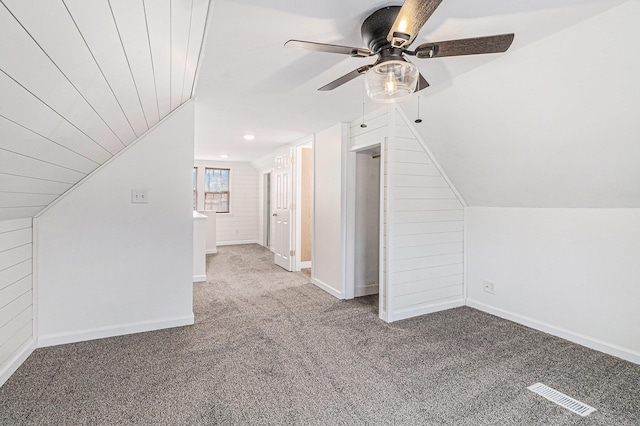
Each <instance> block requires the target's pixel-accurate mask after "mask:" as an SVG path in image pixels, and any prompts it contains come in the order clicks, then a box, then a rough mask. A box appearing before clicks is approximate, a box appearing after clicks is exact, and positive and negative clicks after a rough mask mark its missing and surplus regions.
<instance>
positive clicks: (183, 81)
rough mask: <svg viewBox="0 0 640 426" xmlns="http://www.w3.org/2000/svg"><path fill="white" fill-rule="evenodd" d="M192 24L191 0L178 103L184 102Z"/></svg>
mask: <svg viewBox="0 0 640 426" xmlns="http://www.w3.org/2000/svg"><path fill="white" fill-rule="evenodd" d="M192 22H193V0H191V13H189V31H188V34H189V37H187V48H186V49H185V51H184V68H183V71H182V88H181V89H182V90H181V93H180V103H181V104H182V103H183V102H184V84H185V83H186V80H187V62H188V60H189V44H190V43H191V24H192Z"/></svg>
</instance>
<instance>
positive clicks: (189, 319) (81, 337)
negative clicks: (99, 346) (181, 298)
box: [37, 314, 194, 348]
mask: <svg viewBox="0 0 640 426" xmlns="http://www.w3.org/2000/svg"><path fill="white" fill-rule="evenodd" d="M193 323H194V317H193V314H191V315H187V316H184V317H179V318H169V319H163V320H156V321H141V322H134V323H129V324H121V325H113V326H108V327H98V328H92V329H87V330H79V331H70V332H66V333H54V334H49V335H43V336H42V335H41V336H39V337H38V343H37V347H39V348H44V347H47V346H54V345H64V344H66V343H75V342H84V341H86V340H95V339H104V338H105V337H114V336H122V335H125V334H133V333H142V332H145V331H153V330H161V329H163V328H172V327H181V326H184V325H192V324H193Z"/></svg>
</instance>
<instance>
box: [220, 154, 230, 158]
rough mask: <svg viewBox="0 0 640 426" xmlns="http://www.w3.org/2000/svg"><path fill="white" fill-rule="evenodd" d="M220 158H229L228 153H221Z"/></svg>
mask: <svg viewBox="0 0 640 426" xmlns="http://www.w3.org/2000/svg"><path fill="white" fill-rule="evenodd" d="M220 158H229V156H228V155H227V154H220Z"/></svg>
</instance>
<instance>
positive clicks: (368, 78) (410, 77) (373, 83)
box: [364, 60, 420, 103]
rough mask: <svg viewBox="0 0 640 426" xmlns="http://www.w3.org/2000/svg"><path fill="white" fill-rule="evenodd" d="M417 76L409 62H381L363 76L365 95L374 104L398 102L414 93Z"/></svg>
mask: <svg viewBox="0 0 640 426" xmlns="http://www.w3.org/2000/svg"><path fill="white" fill-rule="evenodd" d="M419 74H420V73H419V72H418V67H416V66H415V65H413V64H412V63H411V62H405V61H396V60H393V61H387V62H382V63H381V64H378V65H376V66H374V67H373V68H371V69H370V70H369V71H367V73H366V74H365V75H364V77H365V85H366V87H367V94H368V95H369V97H370V98H371V100H372V101H374V102H381V103H393V102H400V101H402V100H404V99H406V98H408V97H409V96H411V94H412V93H413V92H414V91H415V89H416V84H417V83H418V75H419Z"/></svg>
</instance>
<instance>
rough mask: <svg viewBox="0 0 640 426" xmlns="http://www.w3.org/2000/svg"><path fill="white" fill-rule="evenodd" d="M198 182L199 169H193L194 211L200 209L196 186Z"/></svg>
mask: <svg viewBox="0 0 640 426" xmlns="http://www.w3.org/2000/svg"><path fill="white" fill-rule="evenodd" d="M197 182H198V168H197V167H194V168H193V210H194V211H195V210H197V207H198V190H197V189H196V184H197Z"/></svg>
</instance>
